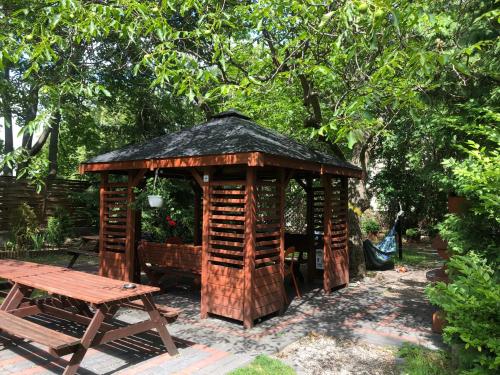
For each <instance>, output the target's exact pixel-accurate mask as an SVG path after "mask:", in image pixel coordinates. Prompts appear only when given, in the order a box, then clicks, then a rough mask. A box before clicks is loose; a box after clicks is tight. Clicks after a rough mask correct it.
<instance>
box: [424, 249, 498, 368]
mask: <svg viewBox="0 0 500 375" xmlns="http://www.w3.org/2000/svg"><path fill="white" fill-rule="evenodd" d="M448 269H449V275H450V277H451V280H452V282H451V283H450V284H448V285H446V284H445V283H442V282H439V283H437V284H436V286H435V287H430V288H428V289H427V295H428V297H429V299H430V301H431V302H432V303H433V304H435V305H437V306H439V307H440V308H442V309H443V311H444V313H445V317H446V322H447V324H446V326H445V328H444V334H443V337H444V340H445V341H446V342H448V343H456V344H458V345H459V347H460V348H461V350H460V354H459V357H460V356H463V357H464V358H467V359H468V360H469V361H470V362H467V363H463V362H462V363H461V366H462V367H464V369H465V370H471V371H472V370H477V371H482V372H483V373H492V374H493V373H497V371H498V369H499V367H500V316H499V311H500V284H499V281H500V280H499V278H498V274H495V272H494V270H493V269H492V268H491V266H489V265H488V264H487V262H486V261H485V259H483V258H481V257H480V256H478V255H477V254H475V253H473V252H469V253H468V254H467V256H463V255H455V256H453V257H452V258H451V260H450V262H449V263H448Z"/></svg>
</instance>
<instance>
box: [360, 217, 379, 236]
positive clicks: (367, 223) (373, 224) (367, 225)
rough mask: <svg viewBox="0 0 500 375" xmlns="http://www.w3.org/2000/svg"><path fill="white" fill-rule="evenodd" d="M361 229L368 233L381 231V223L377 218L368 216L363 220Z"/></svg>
mask: <svg viewBox="0 0 500 375" xmlns="http://www.w3.org/2000/svg"><path fill="white" fill-rule="evenodd" d="M361 229H362V230H363V232H365V233H366V234H377V233H378V232H379V231H380V224H379V223H378V222H377V221H376V220H375V219H371V218H368V219H366V220H363V221H362V222H361Z"/></svg>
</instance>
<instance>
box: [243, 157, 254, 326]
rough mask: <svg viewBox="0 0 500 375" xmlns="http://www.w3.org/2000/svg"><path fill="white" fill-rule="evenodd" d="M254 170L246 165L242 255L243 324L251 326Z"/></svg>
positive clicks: (252, 316)
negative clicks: (243, 286)
mask: <svg viewBox="0 0 500 375" xmlns="http://www.w3.org/2000/svg"><path fill="white" fill-rule="evenodd" d="M256 180H257V178H256V170H255V168H254V167H247V176H246V192H245V250H244V251H245V257H244V267H243V269H244V277H245V279H244V285H245V289H244V297H243V325H244V327H245V328H251V327H253V321H254V316H255V314H254V311H255V310H254V305H253V276H254V272H255V238H256V237H255V233H256V221H257V220H256V212H255V210H256V193H255V184H256Z"/></svg>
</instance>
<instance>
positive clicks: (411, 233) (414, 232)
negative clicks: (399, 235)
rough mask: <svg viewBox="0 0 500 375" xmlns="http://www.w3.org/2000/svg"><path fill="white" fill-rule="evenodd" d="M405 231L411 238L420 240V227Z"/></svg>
mask: <svg viewBox="0 0 500 375" xmlns="http://www.w3.org/2000/svg"><path fill="white" fill-rule="evenodd" d="M405 233H406V237H407V238H408V239H409V240H414V241H418V240H420V230H419V229H418V228H408V229H407V230H406V232H405Z"/></svg>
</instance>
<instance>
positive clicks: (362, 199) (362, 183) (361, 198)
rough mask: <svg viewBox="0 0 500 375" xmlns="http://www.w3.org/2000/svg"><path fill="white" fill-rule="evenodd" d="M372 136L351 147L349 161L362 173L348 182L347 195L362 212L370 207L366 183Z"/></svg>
mask: <svg viewBox="0 0 500 375" xmlns="http://www.w3.org/2000/svg"><path fill="white" fill-rule="evenodd" d="M371 140H372V137H371V136H370V137H368V139H366V140H365V141H363V143H357V144H356V145H355V146H354V149H353V156H352V158H351V161H352V163H353V164H354V165H358V166H359V167H361V169H362V170H363V175H362V177H361V179H359V180H351V183H350V184H349V185H350V186H349V193H350V194H349V196H350V197H351V202H353V203H354V205H355V206H356V207H358V208H359V209H360V210H361V211H362V212H364V211H366V210H367V209H369V208H370V201H371V198H372V194H370V192H369V191H368V189H367V186H366V185H367V183H368V171H367V165H368V149H369V146H370V143H371Z"/></svg>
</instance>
